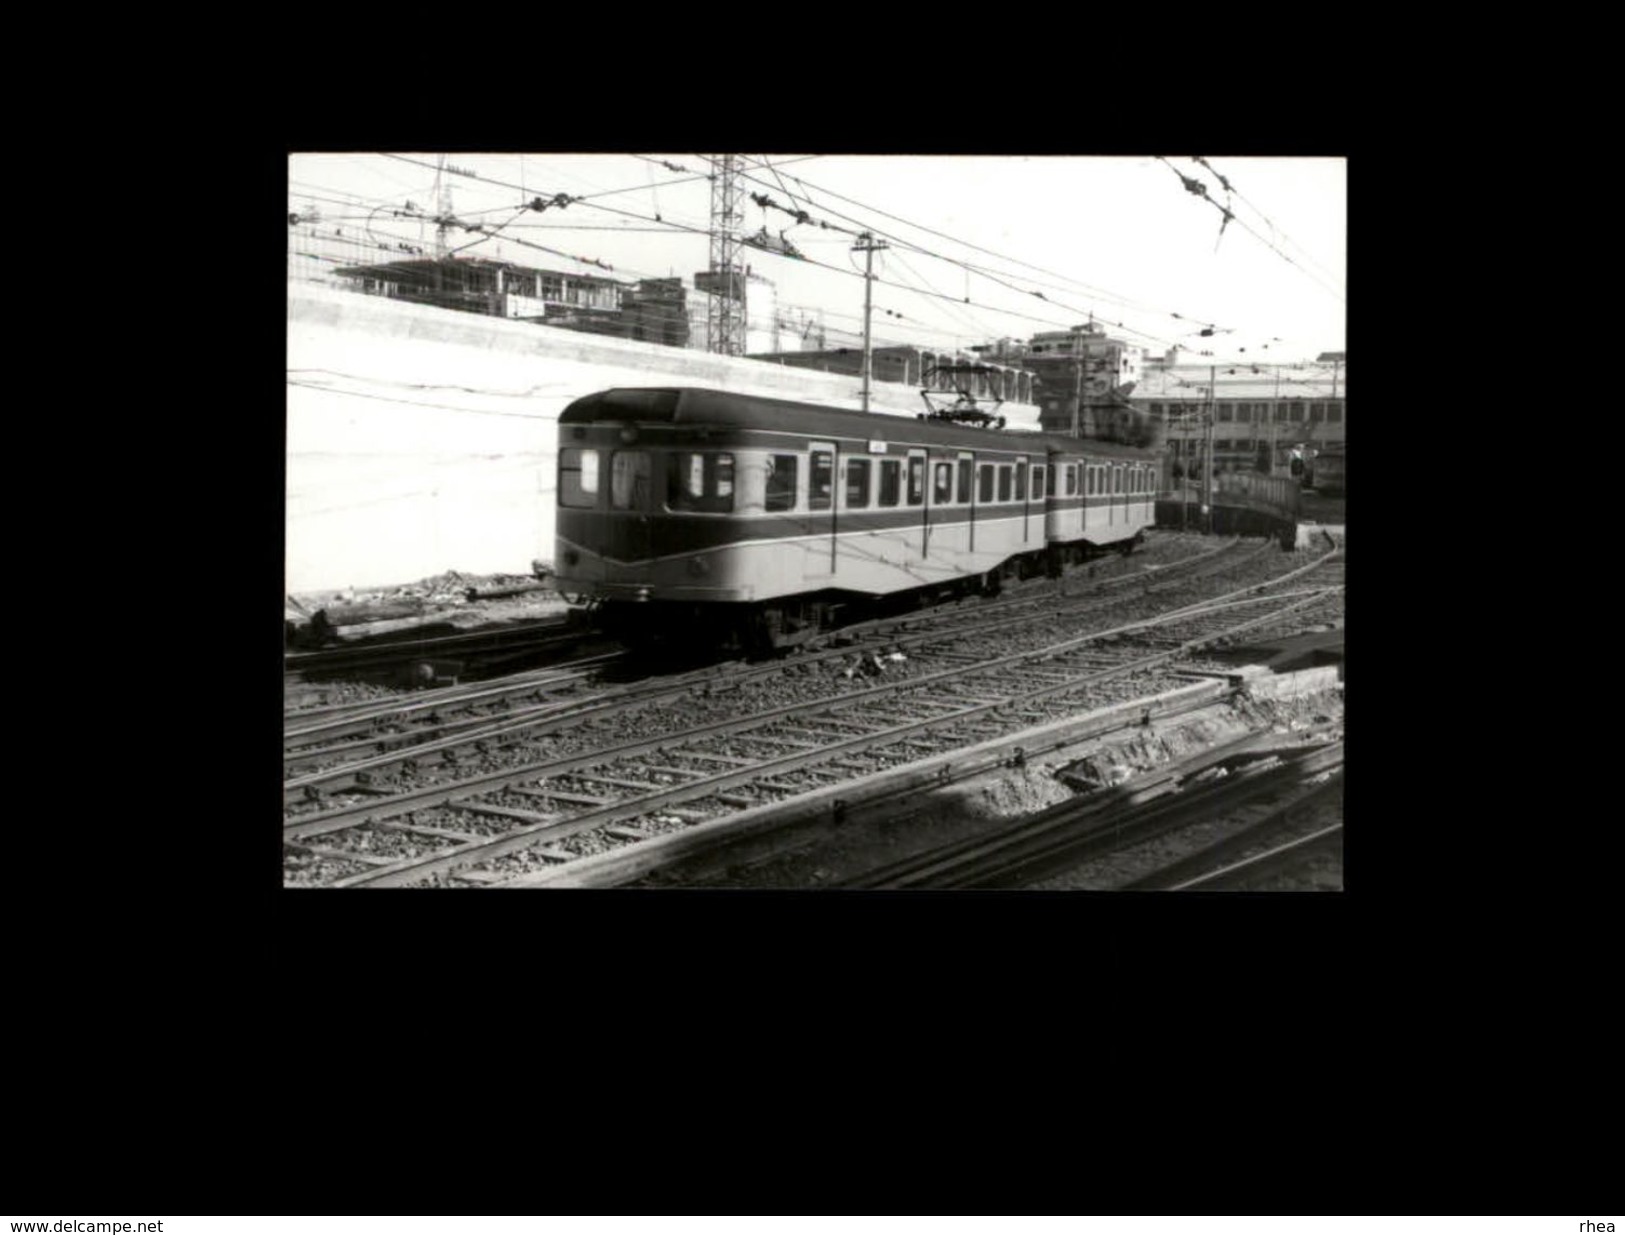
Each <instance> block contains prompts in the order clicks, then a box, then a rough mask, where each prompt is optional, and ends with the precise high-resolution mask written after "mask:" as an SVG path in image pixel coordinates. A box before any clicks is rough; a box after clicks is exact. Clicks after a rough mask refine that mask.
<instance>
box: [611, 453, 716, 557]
mask: <svg viewBox="0 0 1625 1235" xmlns="http://www.w3.org/2000/svg"><path fill="white" fill-rule="evenodd" d="M690 457H691V458H692V459H693V460H694V462H695V463H697V464H701V463H702V461H701V458H700V456H699V455H692V456H690ZM702 466H703V464H702ZM653 477H654V469H653V467H652V465H651V462H650V454H649V452H648V451H647V450H617V451H615V452H614V453H613V454H612V455H610V458H609V508H610V510H612V511H614V512H615V513H616V515H617V517H616V518H615V519H613V520H612V521H611V527H612V528H613V533H612V534H613V537H614V540H615V541H616V542H617V546H618V547H619V548H620V549H621V550H622V553H620V554H617V555H616V556H622V554H624V560H625V561H628V562H647V561H648V560H649V559H650V558H651V557H653V556H654V549H653V546H652V544H651V541H650V533H649V510H650V493H651V487H652V484H653Z"/></svg>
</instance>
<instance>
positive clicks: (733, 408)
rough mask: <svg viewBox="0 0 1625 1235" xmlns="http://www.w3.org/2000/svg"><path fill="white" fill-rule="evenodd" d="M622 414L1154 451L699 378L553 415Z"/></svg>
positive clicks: (940, 439) (1083, 449) (598, 397)
mask: <svg viewBox="0 0 1625 1235" xmlns="http://www.w3.org/2000/svg"><path fill="white" fill-rule="evenodd" d="M604 420H627V421H637V422H642V423H645V424H647V423H649V422H651V421H654V422H664V423H666V424H672V425H705V426H708V427H712V428H716V427H723V428H734V429H783V428H785V427H787V426H789V427H791V428H793V429H795V431H797V432H799V433H805V434H807V435H808V436H809V437H821V436H822V437H846V438H851V437H861V438H867V439H870V440H873V441H882V442H919V441H922V440H924V441H929V442H933V443H940V444H942V445H944V446H963V447H965V448H967V449H973V448H977V447H980V448H981V449H983V450H987V449H992V448H998V449H1002V450H1051V451H1062V452H1075V453H1083V454H1090V455H1095V456H1101V457H1105V458H1109V459H1132V460H1144V459H1150V458H1154V457H1156V455H1157V452H1156V451H1153V450H1147V449H1145V448H1143V447H1138V446H1124V445H1121V444H1119V443H1117V442H1101V441H1083V440H1079V439H1078V438H1075V437H1066V436H1064V435H1062V434H1058V433H1023V432H1010V431H1008V430H999V429H975V428H970V427H968V426H965V425H956V424H951V423H948V422H945V421H940V420H922V419H915V420H910V419H908V418H907V417H906V416H892V415H886V414H884V413H876V412H850V411H847V410H845V409H844V408H837V407H824V406H822V405H821V404H817V403H800V402H797V401H795V400H792V399H774V398H769V397H767V396H765V395H752V394H738V393H735V392H733V391H727V390H712V389H708V388H705V387H699V386H618V387H615V388H614V389H611V390H602V391H599V392H598V393H597V394H591V395H586V396H584V397H583V398H580V399H577V400H576V401H575V402H574V403H571V404H570V405H569V406H568V407H566V408H565V409H564V411H563V412H562V413H560V415H559V423H560V424H582V423H588V422H592V421H604Z"/></svg>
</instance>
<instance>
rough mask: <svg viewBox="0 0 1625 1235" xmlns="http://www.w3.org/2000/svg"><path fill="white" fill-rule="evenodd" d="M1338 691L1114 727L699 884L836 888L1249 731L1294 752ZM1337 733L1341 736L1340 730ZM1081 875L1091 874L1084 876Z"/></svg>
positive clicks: (1049, 883)
mask: <svg viewBox="0 0 1625 1235" xmlns="http://www.w3.org/2000/svg"><path fill="white" fill-rule="evenodd" d="M1341 715H1342V699H1341V695H1340V694H1339V693H1336V692H1332V693H1329V694H1325V695H1314V696H1303V697H1300V698H1295V699H1285V700H1262V701H1261V700H1251V699H1247V698H1246V697H1245V696H1238V697H1237V698H1235V699H1232V700H1231V701H1229V702H1226V703H1224V704H1221V705H1218V706H1215V707H1211V708H1206V709H1203V710H1202V711H1199V712H1194V713H1191V714H1189V715H1186V716H1182V717H1177V718H1172V719H1169V720H1167V721H1156V722H1153V723H1152V725H1150V726H1149V727H1146V728H1135V729H1128V730H1119V731H1117V732H1115V733H1113V734H1110V735H1107V736H1105V737H1101V738H1096V739H1091V740H1089V741H1087V742H1085V743H1082V744H1080V745H1079V746H1077V747H1074V748H1072V749H1071V750H1070V751H1069V752H1067V753H1065V754H1064V755H1063V754H1060V753H1057V754H1055V755H1052V756H1050V757H1048V758H1047V759H1045V760H1043V761H1041V762H1033V763H1029V764H1027V765H1026V766H1023V767H1017V768H1003V769H1000V770H999V771H997V772H990V773H988V774H986V775H984V776H979V777H976V778H974V779H972V780H968V781H964V782H961V783H960V784H957V785H952V786H948V787H945V788H942V789H939V790H935V791H932V792H929V793H925V794H922V795H920V796H919V797H918V798H917V799H915V800H914V801H913V802H911V804H910V806H909V808H908V809H906V810H904V811H900V812H898V813H895V814H891V815H889V816H888V817H887V818H885V819H882V820H878V821H876V822H874V823H871V824H865V825H863V826H861V827H856V828H852V829H849V830H847V831H844V832H842V833H840V834H837V835H835V836H825V837H823V838H821V839H820V840H818V841H816V842H814V843H813V844H810V845H807V846H805V847H803V848H801V849H799V850H795V851H793V852H790V853H787V854H784V855H782V856H780V857H777V858H773V859H771V860H769V861H766V862H762V863H759V864H756V865H752V866H749V867H745V868H742V869H739V870H736V871H732V872H730V873H729V874H728V875H726V876H723V877H711V878H707V879H706V880H705V881H704V883H705V886H710V887H750V888H821V887H827V888H839V887H842V886H845V885H846V884H847V883H849V882H851V881H853V880H855V879H857V878H858V877H860V876H861V875H863V874H864V873H865V872H867V871H870V870H874V869H877V868H879V867H882V866H885V865H888V864H890V863H893V862H898V861H901V860H903V859H905V858H909V857H911V856H913V855H916V854H920V853H924V852H926V851H928V850H932V849H936V848H938V847H941V846H945V845H950V844H953V843H954V842H956V841H961V840H968V839H969V838H971V837H973V836H977V835H980V834H982V833H985V832H987V831H988V830H990V829H991V828H993V827H995V826H997V825H999V824H1001V823H1006V822H1010V821H1013V820H1016V819H1019V818H1021V817H1022V816H1025V815H1030V814H1033V813H1035V812H1037V811H1040V810H1043V809H1045V808H1047V807H1051V806H1054V805H1056V804H1057V803H1059V802H1063V801H1066V800H1067V799H1069V798H1071V797H1073V796H1075V795H1076V794H1079V793H1086V792H1089V791H1090V790H1091V789H1093V788H1097V787H1106V786H1110V785H1113V784H1117V783H1121V781H1122V780H1125V779H1128V778H1129V777H1131V776H1134V775H1137V774H1139V773H1141V772H1144V771H1147V770H1151V769H1154V768H1156V767H1159V766H1163V765H1166V764H1169V763H1174V762H1178V761H1179V760H1182V759H1186V758H1189V757H1191V756H1192V755H1195V754H1197V753H1199V752H1200V751H1203V750H1206V749H1209V748H1211V747H1214V746H1219V745H1222V744H1224V743H1226V742H1231V741H1234V740H1236V739H1237V738H1240V737H1244V736H1246V735H1248V734H1250V733H1251V734H1257V735H1261V736H1262V738H1263V740H1264V742H1265V744H1266V745H1267V744H1268V743H1269V742H1271V741H1274V742H1277V743H1278V744H1280V745H1283V746H1290V745H1293V744H1295V743H1297V742H1301V741H1302V740H1303V738H1302V735H1303V734H1304V733H1305V732H1307V731H1309V730H1311V729H1316V730H1323V729H1325V727H1326V726H1327V724H1336V722H1340V720H1341ZM1336 732H1339V733H1340V732H1341V728H1340V724H1338V725H1337V727H1336ZM1086 874H1087V872H1086ZM675 882H676V880H668V879H663V878H658V877H656V878H651V879H649V880H647V881H645V882H644V883H643V884H641V885H638V886H646V887H662V886H664V887H670V886H673V884H674V883H675ZM1100 886H1105V885H1103V884H1101V883H1099V882H1090V881H1089V880H1088V879H1087V878H1080V877H1079V876H1078V875H1077V874H1076V873H1073V872H1069V873H1068V874H1066V875H1062V876H1058V877H1056V878H1054V879H1048V880H1045V881H1043V882H1042V883H1039V884H1035V885H1033V887H1034V889H1035V890H1061V889H1068V890H1076V889H1088V888H1093V887H1100Z"/></svg>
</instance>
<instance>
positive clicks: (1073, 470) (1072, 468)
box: [1066, 463, 1078, 497]
mask: <svg viewBox="0 0 1625 1235" xmlns="http://www.w3.org/2000/svg"><path fill="white" fill-rule="evenodd" d="M1066 495H1067V496H1068V497H1076V496H1077V495H1078V465H1077V464H1076V463H1068V464H1067V465H1066Z"/></svg>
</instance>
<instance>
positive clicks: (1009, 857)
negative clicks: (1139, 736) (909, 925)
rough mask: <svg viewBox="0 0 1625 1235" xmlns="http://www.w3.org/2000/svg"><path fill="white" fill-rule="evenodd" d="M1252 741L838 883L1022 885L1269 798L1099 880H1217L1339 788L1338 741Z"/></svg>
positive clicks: (1127, 885) (1182, 883) (1158, 883)
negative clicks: (1227, 830) (1168, 859)
mask: <svg viewBox="0 0 1625 1235" xmlns="http://www.w3.org/2000/svg"><path fill="white" fill-rule="evenodd" d="M1259 746H1260V739H1259V738H1258V737H1257V736H1254V737H1248V738H1244V739H1241V740H1240V741H1238V742H1234V743H1230V744H1228V745H1226V746H1223V747H1219V748H1217V749H1215V750H1213V751H1209V752H1207V753H1206V754H1204V755H1203V756H1201V757H1200V758H1198V759H1196V760H1192V761H1189V762H1187V763H1185V764H1184V765H1182V766H1181V767H1180V768H1178V769H1161V770H1159V771H1156V772H1152V773H1149V774H1147V775H1144V776H1139V777H1136V778H1134V779H1133V780H1131V781H1128V782H1126V783H1125V784H1123V785H1121V786H1118V787H1117V788H1116V789H1112V790H1106V791H1101V792H1098V793H1093V794H1089V795H1086V796H1084V797H1082V798H1078V799H1073V800H1071V801H1067V802H1062V803H1059V804H1057V805H1056V806H1053V807H1050V808H1049V809H1048V810H1043V811H1039V812H1037V813H1035V814H1033V815H1029V816H1027V817H1026V818H1024V819H1021V820H1018V821H1016V822H1015V823H1013V824H1010V825H1008V826H1006V827H1003V828H999V829H997V830H995V831H992V832H988V833H984V834H982V835H978V836H975V837H972V838H970V839H968V840H965V841H960V842H958V843H956V844H953V845H948V846H944V847H942V848H940V849H937V850H934V851H931V852H928V853H925V854H919V855H915V856H912V857H910V858H908V859H905V860H904V861H901V862H897V863H893V864H890V865H888V866H886V867H884V868H881V869H879V870H876V871H872V872H869V873H868V874H867V875H865V876H863V877H862V878H860V879H858V880H855V881H849V883H848V884H847V886H849V887H858V888H869V889H890V890H901V889H947V888H984V889H991V888H1004V889H1012V888H1022V887H1027V886H1030V885H1032V884H1035V883H1038V882H1039V881H1041V880H1043V879H1045V878H1046V877H1048V876H1051V875H1055V874H1057V873H1059V872H1061V871H1066V870H1069V869H1072V868H1075V867H1078V866H1080V865H1082V864H1085V863H1090V862H1096V863H1100V864H1101V865H1105V864H1108V863H1110V862H1111V861H1113V860H1114V859H1118V855H1122V854H1125V853H1130V852H1132V851H1134V850H1136V849H1142V848H1144V847H1147V846H1149V845H1150V844H1151V843H1152V842H1156V841H1158V840H1159V839H1161V838H1166V837H1168V836H1169V835H1171V834H1175V833H1178V832H1179V831H1180V830H1182V829H1188V828H1190V827H1191V826H1192V825H1193V824H1201V823H1203V822H1204V821H1207V820H1210V819H1213V818H1215V817H1222V816H1224V815H1226V814H1227V813H1234V812H1236V811H1238V810H1242V809H1246V808H1247V807H1248V806H1249V805H1250V804H1252V803H1255V802H1257V801H1259V800H1261V799H1262V800H1271V801H1272V802H1273V803H1274V805H1273V806H1272V808H1271V809H1270V810H1269V812H1268V813H1267V814H1266V815H1265V816H1264V817H1263V818H1262V819H1258V820H1257V821H1256V822H1254V823H1252V824H1250V825H1249V826H1246V827H1244V828H1242V829H1241V830H1240V831H1236V832H1233V833H1232V834H1230V835H1228V836H1226V837H1225V838H1224V839H1222V840H1220V841H1218V842H1216V843H1214V844H1211V845H1208V846H1207V847H1205V848H1202V849H1199V850H1198V851H1196V852H1195V853H1190V854H1187V855H1185V856H1184V857H1182V858H1180V859H1179V860H1178V861H1176V862H1173V863H1170V864H1168V865H1166V866H1163V867H1161V868H1159V869H1157V870H1154V871H1151V872H1149V873H1147V874H1144V875H1142V876H1140V877H1138V878H1135V879H1131V880H1129V881H1127V882H1124V881H1121V880H1112V881H1106V880H1103V881H1102V882H1109V883H1110V885H1111V886H1114V887H1118V888H1123V889H1141V890H1150V889H1168V890H1175V889H1185V888H1196V887H1203V886H1224V885H1222V884H1208V883H1207V882H1206V881H1208V880H1210V879H1212V878H1213V877H1214V875H1213V872H1214V871H1215V870H1216V869H1219V868H1223V867H1224V865H1225V863H1226V862H1227V861H1228V859H1230V858H1231V857H1234V856H1235V855H1238V854H1242V853H1247V852H1249V851H1251V850H1255V849H1257V848H1259V846H1260V844H1261V842H1263V843H1267V842H1269V841H1270V840H1272V839H1276V838H1279V836H1280V835H1281V834H1282V833H1283V832H1284V831H1286V830H1289V829H1290V828H1291V827H1292V824H1293V820H1294V817H1295V814H1296V813H1297V812H1301V811H1303V810H1304V809H1305V808H1306V807H1308V806H1310V805H1312V804H1313V803H1316V802H1320V801H1324V800H1326V799H1328V798H1330V797H1331V796H1332V795H1333V794H1338V793H1341V790H1342V780H1341V768H1342V759H1343V746H1342V743H1341V742H1336V743H1332V744H1329V745H1326V744H1317V745H1314V746H1309V747H1301V748H1297V749H1293V750H1290V751H1279V750H1277V751H1260V750H1259V749H1258V748H1259ZM1216 772H1222V773H1224V775H1222V776H1215V775H1213V774H1214V773H1216ZM1329 773H1330V774H1331V775H1330V776H1329V777H1328V774H1329ZM1119 860H1120V859H1119Z"/></svg>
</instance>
